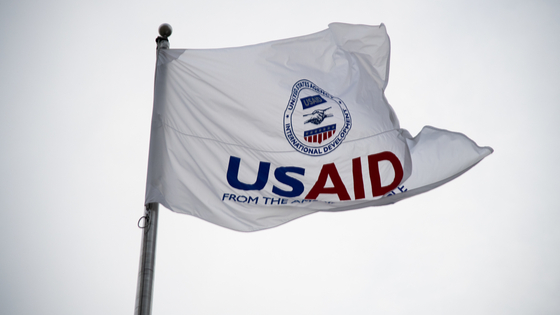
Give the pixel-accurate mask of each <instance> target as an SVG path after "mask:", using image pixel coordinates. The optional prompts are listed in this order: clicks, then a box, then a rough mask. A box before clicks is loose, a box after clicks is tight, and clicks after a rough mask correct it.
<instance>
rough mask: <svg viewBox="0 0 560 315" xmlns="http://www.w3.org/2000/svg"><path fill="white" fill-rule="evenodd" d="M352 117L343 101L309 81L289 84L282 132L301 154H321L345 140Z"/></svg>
mask: <svg viewBox="0 0 560 315" xmlns="http://www.w3.org/2000/svg"><path fill="white" fill-rule="evenodd" d="M350 128H352V118H351V117H350V112H349V111H348V108H347V107H346V104H344V102H343V101H342V100H341V99H340V98H338V97H334V96H332V95H331V94H329V93H327V92H326V91H325V90H323V89H321V88H320V87H318V86H317V85H315V84H314V83H313V82H311V81H309V80H305V79H303V80H299V81H298V82H296V83H295V84H294V86H293V87H292V94H291V95H290V101H289V102H288V106H286V111H284V134H285V135H286V139H287V140H288V142H289V143H290V144H291V145H292V147H293V148H294V149H295V150H296V151H298V152H300V153H303V154H307V155H311V156H320V155H325V154H328V153H330V152H332V151H334V150H335V149H336V148H338V147H339V146H340V144H341V143H342V141H344V139H346V136H347V135H348V132H349V131H350Z"/></svg>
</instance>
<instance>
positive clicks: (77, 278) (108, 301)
mask: <svg viewBox="0 0 560 315" xmlns="http://www.w3.org/2000/svg"><path fill="white" fill-rule="evenodd" d="M164 22H167V23H170V24H171V25H172V26H173V29H174V33H173V35H172V36H171V38H170V43H171V47H173V48H214V47H228V46H240V45H246V44H254V43H258V42H263V41H269V40H275V39H281V38H287V37H294V36H300V35H306V34H309V33H313V32H317V31H320V30H323V29H325V28H326V27H327V25H328V24H329V23H330V22H346V23H360V24H372V25H377V24H380V23H384V24H385V25H386V27H387V31H388V33H389V36H390V37H391V43H392V56H391V73H390V79H389V85H388V88H387V98H388V100H389V102H390V103H391V105H392V106H393V107H394V109H395V111H396V113H397V115H398V116H399V119H400V122H401V126H402V127H403V128H405V129H408V130H409V131H410V132H411V133H412V134H413V135H414V134H416V133H418V132H419V131H420V130H421V128H422V126H424V125H432V126H435V127H438V128H443V129H449V130H453V131H459V132H463V133H465V134H466V135H467V136H469V137H470V138H472V139H473V140H475V141H476V142H477V143H478V144H479V145H482V146H492V147H493V148H494V150H495V152H494V154H492V155H491V156H489V157H488V158H486V159H485V160H484V161H482V162H481V163H480V164H479V165H477V166H476V167H475V168H473V169H472V170H471V171H469V172H467V173H466V174H465V175H463V176H461V177H459V178H458V179H456V180H454V181H453V182H451V183H449V184H447V185H444V186H442V187H440V188H437V189H436V190H434V191H431V192H428V193H426V194H423V195H420V196H417V197H414V198H411V199H407V200H405V201H402V202H400V203H398V204H396V205H392V206H386V207H379V208H367V209H361V210H355V211H348V212H342V213H318V214H313V215H310V216H307V217H304V218H301V219H298V220H295V221H293V222H290V223H288V224H286V225H283V226H280V227H277V228H274V229H270V230H266V231H262V232H256V233H239V232H234V231H230V230H228V229H225V228H221V227H218V226H215V225H213V224H210V223H207V222H204V221H202V220H200V219H198V218H194V217H190V216H187V215H180V214H175V213H172V212H171V211H169V210H167V209H164V208H162V209H161V213H160V224H159V234H158V244H157V246H158V247H157V258H156V272H155V279H156V280H155V294H154V301H153V303H154V304H153V314H154V315H158V314H197V315H206V314H306V315H308V314H430V315H434V314H492V315H495V314H508V315H509V314H559V313H560V229H559V228H558V227H559V226H560V201H559V199H558V192H557V179H556V178H557V177H558V176H559V175H560V167H559V165H560V164H559V163H558V161H559V160H560V143H559V140H558V136H557V134H558V132H559V131H560V127H559V124H558V119H559V118H560V88H559V87H560V58H559V53H558V52H559V51H560V35H559V34H560V3H559V2H557V1H539V0H530V1H498V0H493V1H473V0H469V1H376V0H367V1H357V0H345V1H318V0H308V1H291V0H289V1H288V0H285V1H264V0H255V1H243V0H238V1H224V0H221V1H218V0H208V1H204V2H203V1H188V0H185V1H138V0H136V1H113V0H111V1H105V0H102V1H70V0H67V1H29V0H19V1H14V0H5V1H2V2H0V34H2V41H1V42H0V150H1V151H0V176H1V180H0V201H1V202H2V210H1V219H2V224H1V226H2V227H1V228H0V255H1V256H0V314H14V315H20V314H57V315H60V314H69V315H75V314H131V313H133V311H134V302H135V294H136V282H137V272H138V261H139V254H140V241H141V230H140V229H138V227H137V226H136V223H137V220H138V219H139V218H140V216H141V215H142V213H143V202H144V190H145V180H146V166H147V159H148V141H149V132H150V130H149V128H150V119H151V111H152V93H153V77H154V65H155V42H154V39H155V37H156V36H157V28H158V26H159V25H160V24H161V23H164Z"/></svg>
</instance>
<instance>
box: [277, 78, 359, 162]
mask: <svg viewBox="0 0 560 315" xmlns="http://www.w3.org/2000/svg"><path fill="white" fill-rule="evenodd" d="M303 89H310V90H313V91H315V92H317V93H319V94H320V95H321V96H324V97H327V98H329V99H331V100H332V101H334V102H335V103H336V104H338V106H340V109H341V110H342V114H343V117H344V126H343V127H342V129H341V131H340V132H339V133H338V134H337V135H336V136H335V137H334V138H333V139H332V140H331V141H329V142H327V143H326V144H324V145H322V146H320V147H310V146H308V145H306V144H305V143H303V142H301V141H300V140H299V138H298V137H297V136H296V134H295V133H294V128H293V125H292V116H293V113H294V110H295V109H296V106H297V101H298V100H299V92H300V91H301V90H303ZM351 128H352V117H351V116H350V111H348V108H347V107H346V104H344V102H343V101H342V100H341V99H340V98H338V97H334V96H332V95H330V94H329V93H327V92H326V91H325V90H323V89H321V88H320V87H318V86H317V85H316V84H315V83H313V82H311V81H309V80H307V79H302V80H299V81H297V82H296V83H295V84H294V86H293V87H292V93H291V95H290V100H289V101H288V105H287V106H286V110H285V111H284V135H285V136H286V140H288V142H289V143H290V145H291V146H292V147H293V148H294V149H295V150H296V151H298V152H300V153H302V154H306V155H310V156H321V155H325V154H329V153H331V152H332V151H334V150H335V149H336V148H338V147H339V146H340V145H341V144H342V142H343V141H344V139H346V136H347V135H348V132H350V129H351Z"/></svg>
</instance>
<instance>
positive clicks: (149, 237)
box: [134, 24, 172, 315]
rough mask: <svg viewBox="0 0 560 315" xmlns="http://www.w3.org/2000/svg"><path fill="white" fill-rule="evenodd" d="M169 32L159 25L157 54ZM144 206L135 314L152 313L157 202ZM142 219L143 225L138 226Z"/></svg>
mask: <svg viewBox="0 0 560 315" xmlns="http://www.w3.org/2000/svg"><path fill="white" fill-rule="evenodd" d="M171 32H172V28H171V25H169V24H162V25H160V27H159V35H160V36H158V37H157V38H156V43H157V51H158V55H159V50H160V49H168V48H169V41H168V39H167V38H168V37H169V36H170V35H171ZM156 72H157V62H156ZM154 83H155V81H154ZM145 207H146V208H145V210H144V215H143V216H142V217H141V218H140V219H139V220H138V227H139V228H141V229H142V246H141V252H140V266H139V267H138V285H137V288H136V305H135V308H134V314H135V315H151V314H152V296H153V294H152V293H153V286H154V270H155V262H156V236H157V221H158V208H159V204H158V203H155V202H154V203H149V204H146V205H145ZM142 219H144V225H143V226H140V222H142Z"/></svg>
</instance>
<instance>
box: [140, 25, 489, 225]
mask: <svg viewBox="0 0 560 315" xmlns="http://www.w3.org/2000/svg"><path fill="white" fill-rule="evenodd" d="M389 53H390V43H389V37H388V36H387V33H386V30H385V27H384V26H383V25H380V26H366V25H349V24H342V23H333V24H330V25H329V28H328V29H326V30H324V31H321V32H318V33H315V34H311V35H306V36H301V37H296V38H291V39H285V40H278V41H272V42H268V43H262V44H257V45H252V46H245V47H237V48H225V49H195V50H188V49H160V50H159V51H158V61H157V65H156V79H155V91H154V112H153V117H152V129H151V139H150V156H149V162H148V179H147V185H146V203H150V202H157V203H160V204H162V205H163V206H165V207H166V208H168V209H170V210H172V211H175V212H179V213H185V214H190V215H193V216H196V217H199V218H201V219H204V220H206V221H209V222H212V223H214V224H217V225H220V226H223V227H227V228H230V229H233V230H237V231H257V230H261V229H266V228H271V227H274V226H278V225H280V224H283V223H286V222H289V221H291V220H293V219H296V218H298V217H301V216H304V215H307V214H310V213H314V212H316V211H341V210H350V209H357V208H363V207H368V206H378V205H385V204H391V203H394V202H396V201H399V200H401V199H404V198H408V197H411V196H413V195H416V194H419V193H423V192H425V191H428V190H430V189H433V188H435V187H437V186H439V185H442V184H444V183H446V182H448V181H450V180H452V179H454V178H456V177H457V176H459V175H460V174H462V173H464V172H465V171H467V170H468V169H470V168H471V167H472V166H474V165H475V164H477V163H478V162H480V161H481V160H482V159H483V158H484V157H486V156H487V155H489V154H491V153H492V149H491V148H489V147H479V146H477V145H476V144H475V143H474V142H473V141H472V140H470V139H469V138H467V137H466V136H465V135H463V134H461V133H455V132H450V131H446V130H441V129H436V128H433V127H425V128H424V129H423V130H422V131H421V132H420V133H419V134H418V135H417V136H416V137H412V136H411V135H410V134H409V133H408V131H406V130H405V129H401V128H400V125H399V121H398V119H397V116H396V114H395V112H394V110H393V108H392V107H391V106H390V105H389V103H388V102H387V100H386V98H385V96H384V90H385V88H386V86H387V82H388V73H389Z"/></svg>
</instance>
